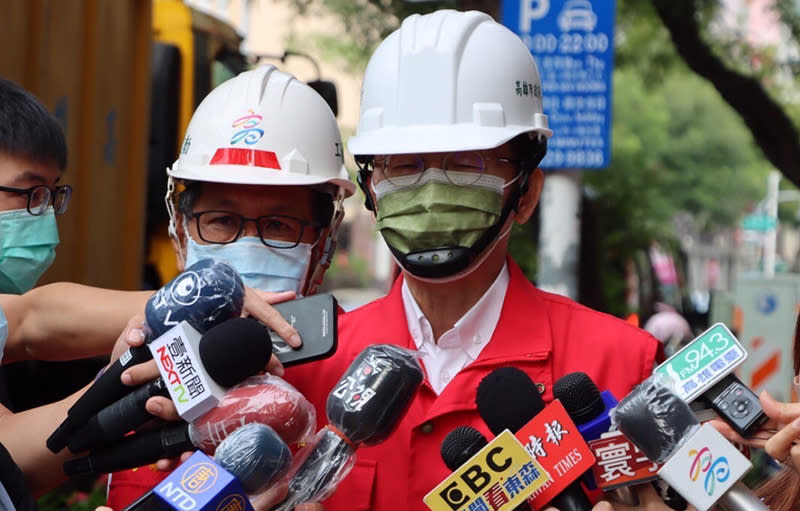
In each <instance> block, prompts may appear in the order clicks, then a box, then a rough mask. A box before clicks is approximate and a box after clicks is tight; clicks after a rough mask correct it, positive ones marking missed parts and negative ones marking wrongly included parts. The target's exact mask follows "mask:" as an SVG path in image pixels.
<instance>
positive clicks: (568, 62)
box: [502, 0, 616, 169]
mask: <svg viewBox="0 0 800 511" xmlns="http://www.w3.org/2000/svg"><path fill="white" fill-rule="evenodd" d="M615 11H616V2H615V0H592V1H590V0H503V3H502V22H503V24H504V25H505V26H506V27H508V28H509V29H511V30H512V31H514V32H515V33H516V34H517V35H519V36H520V38H521V39H522V40H523V42H524V43H525V44H526V45H527V46H528V48H529V49H530V51H531V53H532V54H533V56H534V58H535V59H536V64H537V66H538V67H539V74H540V75H541V79H542V96H543V100H544V113H545V114H547V116H548V118H549V122H550V128H551V129H552V130H553V136H552V138H551V139H550V141H549V142H548V149H547V156H546V157H545V158H544V160H543V161H542V165H541V166H542V167H543V168H550V169H561V168H585V169H600V168H604V167H607V166H608V164H609V162H610V161H611V107H612V103H611V74H612V70H613V67H614V15H615Z"/></svg>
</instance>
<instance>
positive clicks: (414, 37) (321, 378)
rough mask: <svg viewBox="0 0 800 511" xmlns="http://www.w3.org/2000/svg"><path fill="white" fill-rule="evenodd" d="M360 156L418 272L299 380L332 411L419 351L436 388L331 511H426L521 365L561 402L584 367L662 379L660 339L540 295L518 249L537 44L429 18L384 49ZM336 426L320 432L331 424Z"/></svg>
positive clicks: (378, 208)
mask: <svg viewBox="0 0 800 511" xmlns="http://www.w3.org/2000/svg"><path fill="white" fill-rule="evenodd" d="M361 98H362V99H361V115H360V119H359V125H358V131H357V133H356V135H355V136H353V137H352V138H351V139H350V141H349V146H348V147H349V149H350V151H351V152H352V153H353V154H354V155H355V157H356V161H357V162H358V164H359V168H360V171H359V184H360V186H361V188H362V190H363V191H364V193H365V195H366V206H367V208H368V209H370V210H371V211H373V213H374V214H375V218H376V220H377V228H378V229H379V230H380V232H381V234H382V235H383V238H384V240H385V241H386V243H387V245H388V246H389V249H390V250H391V252H392V254H393V256H394V258H395V259H396V261H397V262H398V264H399V266H400V267H401V268H402V274H401V276H399V277H398V278H397V280H396V281H395V283H394V286H393V287H392V289H391V291H390V292H389V294H388V295H387V296H386V297H384V298H381V299H378V300H376V301H374V302H372V303H369V304H367V305H365V306H363V307H361V308H359V309H356V310H355V311H353V312H350V313H347V314H344V315H343V316H341V317H340V319H339V349H338V351H337V353H336V354H335V355H334V356H333V358H331V359H328V360H325V361H322V362H320V363H313V364H306V365H301V366H297V367H295V368H290V369H288V370H287V372H286V378H287V380H289V381H290V382H291V383H293V384H294V385H295V386H297V387H298V389H300V390H301V391H302V392H303V393H304V394H305V395H306V396H307V397H308V398H309V399H310V400H311V401H312V402H313V403H314V404H315V406H316V407H317V413H318V417H325V401H326V398H327V396H328V393H329V392H330V391H331V388H332V387H333V385H334V384H335V382H336V381H337V380H338V379H339V377H340V376H341V375H342V373H344V371H345V370H346V368H347V367H348V365H349V364H350V362H351V361H352V360H353V359H354V358H355V357H356V356H357V355H358V354H359V352H361V351H362V350H363V349H364V348H365V347H366V346H368V345H369V344H373V343H391V344H395V345H399V346H403V347H406V348H410V349H412V350H417V351H418V353H419V357H420V360H421V362H422V365H423V366H424V369H425V373H426V378H425V381H424V383H423V386H422V389H421V391H420V393H419V394H418V395H417V397H416V398H415V400H414V401H413V403H412V404H411V408H410V409H409V411H408V413H407V414H406V416H405V417H404V419H403V420H402V422H401V423H400V424H399V426H398V428H397V429H396V431H395V432H394V433H393V434H392V436H390V437H389V438H388V439H387V440H386V441H385V442H383V443H381V444H379V445H377V446H373V447H364V448H361V449H360V450H359V451H358V452H357V457H356V463H355V466H354V468H353V469H352V471H351V472H350V473H349V475H348V476H347V477H346V478H345V479H344V480H343V481H342V483H341V484H340V485H339V486H338V489H337V490H336V492H335V493H334V494H333V495H332V496H331V497H330V498H328V499H327V500H325V501H324V502H323V504H324V506H325V509H326V510H328V511H339V510H348V511H356V510H367V509H370V510H376V511H389V510H397V509H404V510H407V511H423V510H425V509H427V508H426V506H425V504H424V503H423V497H424V496H425V494H426V493H428V492H429V491H430V490H431V489H433V488H434V487H435V486H436V485H437V484H438V483H439V482H441V481H442V480H443V479H445V478H446V477H447V476H448V475H449V473H450V471H449V470H448V469H447V468H446V467H445V465H444V463H443V462H442V460H441V458H440V456H439V449H440V446H441V443H442V439H443V438H444V437H445V435H446V434H447V433H449V432H450V431H451V430H452V429H453V428H455V427H456V426H461V425H470V426H473V427H475V428H477V429H478V430H480V431H481V432H482V433H484V434H485V435H487V436H488V435H489V432H488V429H487V427H486V426H485V425H484V423H483V421H482V420H481V419H480V417H479V415H478V412H477V410H476V405H475V389H476V387H477V386H478V383H479V382H480V381H481V379H482V378H483V377H484V376H486V375H487V374H488V373H490V372H491V371H492V370H494V369H496V368H499V367H503V366H515V367H517V368H519V369H522V370H523V371H525V372H526V373H527V374H528V375H529V376H530V377H531V379H532V380H533V381H534V382H536V383H537V386H538V388H539V391H540V393H541V395H542V397H543V398H544V400H545V402H549V401H550V400H552V399H553V392H552V389H553V383H554V382H555V381H556V380H557V379H558V378H560V377H561V376H563V375H564V374H566V373H569V372H573V371H583V372H585V373H587V374H588V375H589V376H590V377H591V378H592V379H593V380H594V381H595V382H596V383H597V385H598V387H599V388H600V389H601V390H609V391H611V392H612V393H613V394H614V395H615V396H617V397H618V398H621V397H623V396H624V395H626V394H627V393H628V392H629V391H630V390H631V389H632V388H633V386H634V385H636V384H637V383H639V382H640V381H641V380H643V379H644V378H645V377H647V376H648V375H649V374H650V373H651V371H652V368H653V366H654V364H655V362H656V356H657V348H658V342H657V341H656V340H655V339H654V338H652V337H651V336H650V335H649V334H647V333H646V332H643V331H642V330H639V329H637V328H635V327H634V326H632V325H629V324H627V323H625V322H624V321H621V320H619V319H616V318H613V317H611V316H608V315H605V314H602V313H600V312H597V311H594V310H591V309H588V308H586V307H583V306H581V305H579V304H577V303H575V302H574V301H572V300H570V299H567V298H564V297H562V296H557V295H553V294H550V293H546V292H543V291H540V290H538V289H536V287H534V286H533V285H532V284H531V283H530V282H529V281H528V280H527V279H526V278H525V276H524V275H523V274H522V272H521V271H520V269H519V267H518V266H517V264H516V263H515V262H514V261H513V260H512V259H511V258H510V257H509V255H508V243H509V233H510V231H511V228H512V226H513V225H514V224H515V223H519V224H522V223H524V222H526V221H528V219H529V218H530V217H531V214H532V213H533V211H534V209H535V207H536V205H537V203H538V201H539V196H540V193H541V190H542V184H543V180H544V175H543V173H542V171H541V170H540V169H539V168H538V164H539V162H540V161H541V159H542V158H543V157H544V155H545V152H546V148H547V139H548V137H550V135H551V133H552V132H551V130H550V129H549V128H548V123H547V116H546V115H544V114H543V113H542V90H541V83H540V79H539V73H538V70H537V67H536V63H535V62H534V59H533V58H532V56H531V54H530V52H529V50H528V48H527V47H526V46H525V45H524V44H523V42H522V41H521V40H520V39H519V38H518V37H517V36H516V35H515V34H513V33H512V32H511V31H509V30H508V29H507V28H505V27H503V26H502V25H500V24H499V23H497V22H495V21H494V20H493V19H492V18H491V17H489V16H488V15H486V14H483V13H479V12H456V11H449V10H444V11H438V12H435V13H433V14H429V15H425V16H420V15H413V16H411V17H409V18H407V19H406V20H404V21H403V23H402V26H401V27H400V28H399V29H398V30H397V31H395V32H394V33H393V34H391V35H390V36H389V37H387V38H386V40H384V41H383V43H382V44H381V45H380V46H379V47H378V49H377V50H376V51H375V53H374V55H373V56H372V58H371V60H370V62H369V64H368V66H367V70H366V73H365V77H364V82H363V85H362V96H361ZM322 425H323V424H319V426H322Z"/></svg>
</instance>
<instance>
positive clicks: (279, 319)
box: [242, 286, 303, 376]
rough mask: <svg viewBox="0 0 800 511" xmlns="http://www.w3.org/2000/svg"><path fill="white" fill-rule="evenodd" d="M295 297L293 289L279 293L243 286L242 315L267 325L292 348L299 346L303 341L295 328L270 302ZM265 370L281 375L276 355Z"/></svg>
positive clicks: (280, 367)
mask: <svg viewBox="0 0 800 511" xmlns="http://www.w3.org/2000/svg"><path fill="white" fill-rule="evenodd" d="M295 298H297V293H295V292H294V291H282V292H280V293H275V292H269V291H262V290H260V289H255V288H252V287H247V286H245V294H244V308H243V310H242V316H251V317H253V318H255V319H257V320H258V321H260V322H261V323H263V324H265V325H267V326H268V327H269V328H270V329H272V330H273V331H274V332H275V333H276V334H278V336H279V337H280V338H281V339H283V340H284V341H286V342H287V343H288V344H289V346H291V347H292V348H299V347H300V346H301V345H302V344H303V341H302V339H300V334H299V333H298V332H297V329H296V328H295V327H293V326H292V325H290V324H289V322H288V321H286V319H284V317H283V316H281V314H280V312H278V311H277V310H275V308H274V307H272V305H271V304H273V303H280V302H286V301H289V300H294V299H295ZM265 370H266V371H267V372H268V373H271V374H274V375H275V376H283V374H284V369H283V365H282V364H281V362H280V360H278V357H276V356H275V355H272V357H270V359H269V362H268V363H267V367H266V368H265Z"/></svg>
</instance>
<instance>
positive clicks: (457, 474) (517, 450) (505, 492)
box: [423, 426, 568, 511]
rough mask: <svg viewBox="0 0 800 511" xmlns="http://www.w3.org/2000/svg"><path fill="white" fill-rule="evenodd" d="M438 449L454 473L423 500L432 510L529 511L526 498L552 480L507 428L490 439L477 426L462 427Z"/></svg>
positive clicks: (450, 435)
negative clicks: (482, 510)
mask: <svg viewBox="0 0 800 511" xmlns="http://www.w3.org/2000/svg"><path fill="white" fill-rule="evenodd" d="M440 453H441V455H442V461H444V464H445V465H446V466H447V468H449V469H450V470H451V471H452V474H450V476H448V477H447V478H446V479H445V480H444V481H442V482H441V483H439V484H438V485H437V486H436V487H435V488H433V489H432V490H431V491H430V492H428V494H427V495H425V497H424V498H423V501H424V502H425V504H426V505H427V506H428V507H429V508H430V509H438V510H442V509H451V510H453V509H489V508H491V509H495V510H497V511H501V510H509V511H510V510H512V509H513V511H530V509H531V506H530V505H529V504H528V501H527V499H528V498H529V497H530V496H531V495H532V494H534V493H536V492H537V491H539V490H540V489H541V488H543V487H544V486H546V485H548V484H550V483H551V482H552V479H551V478H550V475H549V474H547V473H546V471H545V470H544V468H543V467H542V466H541V465H540V464H539V463H538V462H537V461H536V460H534V459H532V458H531V456H529V455H528V453H527V451H526V450H525V448H524V447H523V445H522V443H521V442H520V441H519V440H517V439H516V438H515V437H514V435H512V434H511V432H510V431H508V430H503V432H502V433H500V434H499V435H497V436H496V437H495V438H494V439H493V440H492V441H491V442H487V441H486V438H484V436H483V434H482V433H481V432H480V431H478V430H477V429H475V428H473V427H471V426H459V427H457V428H455V429H453V430H452V431H450V433H448V434H447V435H446V436H445V437H444V440H443V441H442V446H441V450H440ZM565 511H568V510H565Z"/></svg>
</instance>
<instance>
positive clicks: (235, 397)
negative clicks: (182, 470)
mask: <svg viewBox="0 0 800 511" xmlns="http://www.w3.org/2000/svg"><path fill="white" fill-rule="evenodd" d="M250 423H259V424H265V425H268V426H270V427H271V428H272V429H273V430H274V431H276V432H277V433H278V435H279V436H280V437H281V438H282V439H283V441H284V442H286V443H287V444H299V443H303V442H306V441H307V440H308V439H309V438H310V436H311V433H312V432H313V428H314V425H315V413H314V407H313V406H312V405H311V403H309V402H308V400H306V398H305V397H303V395H302V394H300V392H298V391H297V390H296V389H295V388H294V387H292V386H291V385H290V384H288V383H286V382H285V381H283V380H281V379H280V378H278V377H276V376H271V375H262V376H254V377H251V378H249V379H248V380H246V381H244V382H242V384H240V385H238V386H236V387H234V388H232V389H230V390H229V391H228V393H227V394H226V395H225V397H224V398H223V399H222V401H220V403H219V404H218V405H217V406H216V407H215V408H213V409H211V410H210V411H208V412H206V413H205V414H204V415H203V416H201V417H200V418H198V419H197V420H195V421H193V422H191V423H186V422H182V421H181V422H179V423H172V424H167V425H166V426H164V427H163V428H161V429H159V430H154V431H147V432H141V433H136V434H134V435H130V436H126V437H124V438H123V439H122V440H120V441H118V442H117V443H115V444H114V445H112V446H109V447H106V448H102V449H93V450H92V451H90V453H89V455H88V456H85V457H83V458H78V459H75V460H71V461H68V462H67V463H65V464H64V471H65V472H66V474H67V475H70V476H73V475H81V474H101V473H108V472H116V471H119V470H124V469H128V468H134V467H139V466H142V465H147V464H149V463H154V462H156V461H157V460H160V459H163V458H173V457H176V456H179V455H180V454H182V453H183V452H185V451H192V450H195V449H200V450H202V451H203V452H205V453H206V454H213V453H214V452H215V450H216V448H217V446H218V445H219V444H220V442H222V441H223V440H224V439H225V438H226V437H227V436H228V434H229V433H230V432H232V431H233V430H235V429H236V428H238V427H239V426H242V425H244V424H250Z"/></svg>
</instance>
